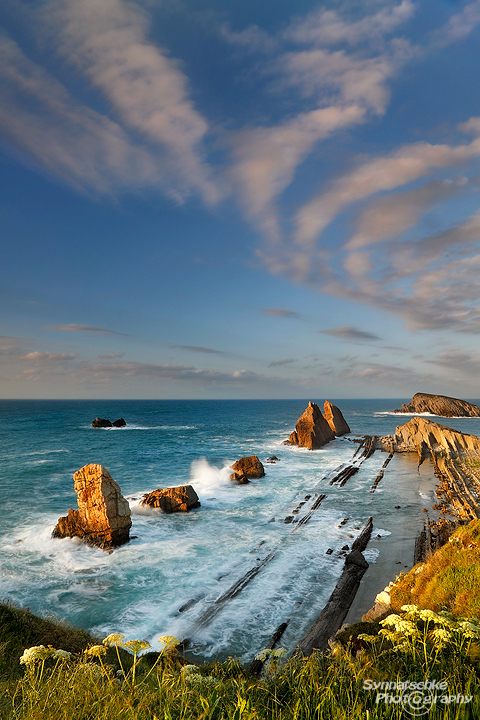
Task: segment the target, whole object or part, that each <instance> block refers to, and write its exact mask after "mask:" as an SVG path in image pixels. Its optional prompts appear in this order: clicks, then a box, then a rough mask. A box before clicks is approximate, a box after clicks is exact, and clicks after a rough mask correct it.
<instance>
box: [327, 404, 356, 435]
mask: <svg viewBox="0 0 480 720" xmlns="http://www.w3.org/2000/svg"><path fill="white" fill-rule="evenodd" d="M323 416H324V418H325V420H326V421H327V422H328V424H329V425H330V428H331V430H332V431H333V432H334V433H335V435H336V436H337V437H340V435H346V434H347V433H349V432H350V428H349V427H348V424H347V421H346V420H345V418H344V417H343V415H342V411H341V410H340V408H338V407H337V406H336V405H334V404H333V403H331V402H330V401H329V400H325V403H324V405H323Z"/></svg>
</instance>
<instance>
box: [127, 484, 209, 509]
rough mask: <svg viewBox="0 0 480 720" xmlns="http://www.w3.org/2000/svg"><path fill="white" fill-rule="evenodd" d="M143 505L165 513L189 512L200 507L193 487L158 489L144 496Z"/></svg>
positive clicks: (182, 486) (181, 486)
mask: <svg viewBox="0 0 480 720" xmlns="http://www.w3.org/2000/svg"><path fill="white" fill-rule="evenodd" d="M141 504H142V505H148V506H149V507H154V508H160V509H161V510H163V512H165V513H175V512H188V511H189V510H193V508H197V507H200V501H199V499H198V495H197V493H196V492H195V490H194V489H193V487H192V486H191V485H179V486H178V487H171V488H158V490H153V491H152V492H151V493H147V494H146V495H144V496H143V500H142V502H141Z"/></svg>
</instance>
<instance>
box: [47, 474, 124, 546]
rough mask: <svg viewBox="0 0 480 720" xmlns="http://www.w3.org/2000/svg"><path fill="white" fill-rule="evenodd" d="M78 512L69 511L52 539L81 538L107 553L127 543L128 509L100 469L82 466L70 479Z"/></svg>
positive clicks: (56, 527)
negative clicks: (73, 484) (106, 550)
mask: <svg viewBox="0 0 480 720" xmlns="http://www.w3.org/2000/svg"><path fill="white" fill-rule="evenodd" d="M73 479H74V483H75V492H76V493H77V500H78V510H72V509H70V510H69V511H68V515H67V516H65V517H61V518H59V520H58V523H57V525H56V526H55V528H54V530H53V533H52V535H53V537H56V538H64V537H80V538H82V539H84V540H85V541H86V542H89V543H91V544H92V545H98V546H99V547H101V548H103V549H109V548H114V547H117V546H118V545H123V544H124V543H126V542H128V541H129V539H130V528H131V526H132V521H131V519H130V506H129V504H128V502H127V500H125V498H124V497H123V495H122V493H121V491H120V487H119V486H118V485H117V483H116V482H115V480H114V479H113V478H112V476H111V475H110V473H109V472H108V470H107V469H106V468H104V467H103V465H97V464H91V465H85V466H84V467H83V468H81V469H80V470H77V472H76V473H75V474H74V476H73Z"/></svg>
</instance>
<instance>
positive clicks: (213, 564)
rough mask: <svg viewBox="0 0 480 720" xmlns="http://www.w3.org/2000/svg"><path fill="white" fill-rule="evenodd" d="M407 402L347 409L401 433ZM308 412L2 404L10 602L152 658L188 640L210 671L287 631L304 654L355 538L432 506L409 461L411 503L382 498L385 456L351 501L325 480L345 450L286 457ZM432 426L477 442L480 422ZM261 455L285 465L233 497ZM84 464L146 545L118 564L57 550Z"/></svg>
mask: <svg viewBox="0 0 480 720" xmlns="http://www.w3.org/2000/svg"><path fill="white" fill-rule="evenodd" d="M405 400H407V398H404V399H403V400H341V401H337V403H336V404H338V406H339V407H340V408H341V409H342V411H343V413H344V416H345V418H346V420H347V422H348V423H349V425H350V427H351V430H352V435H351V436H349V437H350V438H353V436H354V435H355V434H359V435H363V434H375V435H385V434H388V433H392V432H393V431H394V429H395V426H396V425H399V424H403V423H404V422H406V421H407V420H408V419H409V418H408V416H399V415H392V414H391V410H393V409H394V408H396V407H399V406H400V404H401V402H404V401H405ZM317 402H319V403H323V400H318V401H317ZM306 405H307V401H306V400H276V401H267V400H264V401H233V400H232V401H2V402H0V447H1V448H2V462H1V465H0V565H1V575H0V598H1V599H2V600H12V601H14V602H15V603H17V604H20V605H23V606H28V607H29V608H30V609H31V610H32V611H34V612H50V613H53V614H54V615H56V616H57V617H59V618H62V619H68V620H69V621H70V622H71V623H73V624H74V625H77V626H82V627H85V628H88V629H91V630H93V631H95V632H98V633H99V634H100V635H102V634H103V633H105V634H107V633H109V632H112V631H120V632H123V633H124V634H125V635H127V637H128V638H129V639H148V640H150V641H151V642H152V644H155V640H156V638H158V636H160V635H165V634H172V635H175V636H176V637H178V638H180V639H183V638H185V637H189V638H191V640H192V643H193V644H192V648H193V652H195V653H197V654H198V655H199V656H202V657H224V656H225V655H229V654H232V655H236V656H238V657H241V658H244V659H248V658H249V657H251V655H252V654H254V653H255V652H257V651H258V650H259V649H261V648H262V647H263V646H264V644H265V642H266V641H267V640H268V638H269V637H270V635H271V634H272V633H273V632H274V630H275V629H276V627H277V626H278V625H279V624H280V623H282V622H285V621H286V620H289V621H290V624H289V628H288V631H287V633H286V635H285V637H284V639H283V641H282V644H283V645H284V646H286V647H293V645H294V643H295V641H296V640H298V639H299V637H300V636H301V634H303V632H304V631H305V630H306V628H307V627H308V626H309V624H310V623H311V622H312V620H313V619H314V618H315V617H316V615H317V614H318V612H319V611H320V610H321V608H322V607H323V605H324V603H325V601H326V600H327V599H328V596H329V595H330V593H331V591H332V589H333V587H334V585H335V582H336V579H337V577H338V576H339V574H340V572H341V569H342V565H343V559H342V557H341V556H340V555H339V551H340V549H341V548H342V547H343V546H344V545H345V544H348V543H351V541H352V536H355V534H356V533H358V530H356V529H355V528H359V527H361V526H362V524H363V523H364V522H365V520H366V519H367V518H368V517H369V516H370V515H372V516H373V517H374V523H376V527H375V537H377V536H378V538H381V537H386V536H387V535H388V533H390V532H391V531H390V530H389V517H390V513H392V512H394V510H393V505H394V504H395V499H396V498H397V495H398V493H399V492H400V494H402V493H405V492H408V493H409V499H408V509H407V510H405V512H406V513H408V514H409V519H410V521H411V520H412V519H413V520H414V521H415V522H416V518H417V517H418V524H419V527H420V525H421V522H422V519H423V518H422V509H423V507H424V506H425V504H426V503H428V502H429V501H430V500H431V498H430V497H426V496H424V495H425V493H422V492H419V491H417V490H416V485H415V482H416V481H415V474H416V464H415V463H412V462H410V464H408V462H407V464H406V465H404V467H403V472H402V477H403V478H404V479H403V480H402V482H406V483H407V488H406V490H405V489H404V490H402V491H400V490H399V489H398V487H396V484H395V473H394V471H393V472H391V473H390V475H389V476H387V474H386V475H385V478H384V481H383V480H382V483H380V485H379V487H378V489H377V491H376V492H375V493H374V494H372V493H370V487H371V485H372V482H373V480H374V478H375V477H376V476H377V474H378V472H379V470H380V468H381V466H382V464H383V462H384V460H385V455H384V454H383V453H380V452H377V453H375V454H374V455H373V457H372V458H371V459H370V460H369V461H368V462H366V463H365V464H364V465H363V466H362V468H361V470H360V471H359V472H358V473H357V474H356V475H355V476H353V477H352V478H351V479H350V480H349V481H348V483H347V484H346V485H345V486H344V487H337V486H335V485H334V486H330V485H329V483H328V481H327V480H324V478H325V477H326V476H327V475H328V473H330V472H331V471H332V470H334V469H335V468H336V467H338V466H339V465H341V464H342V463H346V462H350V461H351V459H352V456H353V453H354V451H355V449H356V447H357V446H356V445H355V444H354V443H353V442H351V440H349V439H346V438H345V439H344V438H338V439H336V440H335V441H333V442H332V443H330V444H329V445H327V446H325V447H324V448H322V449H321V450H318V451H313V452H311V451H308V450H304V449H299V448H295V447H290V446H285V445H283V441H284V440H285V439H286V438H287V437H288V435H289V433H290V432H291V431H292V430H293V428H294V426H295V422H296V420H297V418H298V416H299V415H300V414H301V413H302V412H303V410H304V409H305V407H306ZM96 416H100V417H106V418H109V419H110V420H115V419H116V418H118V417H120V416H122V417H124V418H125V420H126V421H127V427H125V428H121V429H106V430H103V429H94V428H92V427H91V422H92V420H93V419H94V418H95V417H96ZM433 419H436V420H437V421H438V422H440V423H441V424H444V425H448V426H450V427H454V428H456V429H458V430H462V431H464V432H471V433H474V434H476V435H478V434H480V419H474V418H472V419H468V418H459V419H448V420H447V419H437V418H433ZM252 454H256V455H258V456H259V457H260V459H261V460H262V461H263V462H265V460H266V458H268V457H269V456H271V455H276V456H278V457H279V458H280V461H279V462H278V463H275V464H265V469H266V476H265V477H264V478H262V479H260V480H253V481H252V482H251V483H250V484H249V485H243V486H239V485H235V484H233V483H232V482H231V481H230V480H229V473H230V471H229V466H230V465H231V464H232V463H233V462H235V460H237V459H238V458H240V457H242V456H245V455H252ZM399 462H403V461H402V460H399ZM87 463H101V464H102V465H104V466H105V467H106V468H107V469H108V470H109V471H110V473H111V475H112V477H113V478H114V479H115V480H116V481H117V482H118V484H119V485H120V487H121V489H122V493H123V494H124V496H125V497H127V499H128V500H129V502H130V505H131V509H132V522H133V526H132V534H133V535H135V536H136V539H134V540H132V541H131V542H130V543H129V544H128V545H125V546H123V547H121V548H118V549H117V550H115V551H114V552H112V553H110V554H108V553H105V552H103V551H102V550H100V549H98V548H94V547H90V546H87V545H85V544H82V543H80V542H79V541H78V540H76V539H64V540H58V539H56V540H54V539H52V538H51V532H52V529H53V527H54V525H55V523H56V521H57V519H58V517H59V516H61V515H65V514H66V513H67V511H68V508H69V507H73V508H76V507H77V505H76V495H75V492H74V489H73V479H72V475H73V473H74V472H75V471H76V470H78V469H79V468H80V467H82V466H83V465H85V464H87ZM405 468H406V470H405ZM409 473H410V475H409ZM409 477H411V478H412V483H411V487H409V486H408V478H409ZM405 478H407V480H405ZM185 483H191V484H192V485H193V487H194V488H195V490H196V491H197V494H198V495H199V497H200V501H201V507H200V508H198V509H196V510H194V511H192V512H190V513H188V514H182V515H164V514H162V513H161V512H160V511H151V510H150V511H148V512H147V511H145V510H142V509H141V508H140V507H139V500H140V499H141V498H142V496H143V494H144V493H146V492H148V491H150V490H153V489H155V488H158V487H167V486H172V485H181V484H185ZM312 488H316V490H317V491H320V492H322V493H324V494H326V496H327V497H326V499H325V500H324V501H323V502H322V504H321V507H320V508H319V509H318V510H317V511H316V512H315V513H314V515H313V516H312V519H311V521H310V522H309V523H308V524H305V525H304V526H302V527H299V528H298V529H296V530H295V531H293V530H294V527H293V526H292V525H291V524H285V522H284V519H285V517H286V516H287V515H289V514H291V512H292V510H293V509H294V508H295V507H297V506H298V502H299V500H300V501H301V500H302V499H303V498H304V497H305V495H306V494H308V493H311V492H312ZM397 499H398V498H397ZM403 499H404V498H401V500H403ZM406 505H407V503H406ZM346 517H348V518H349V521H348V522H347V523H345V524H343V525H341V524H340V523H341V522H342V521H343V519H344V518H346ZM377 521H378V522H377ZM392 524H393V521H392ZM397 524H398V521H397ZM329 548H332V549H333V550H334V552H333V553H332V554H331V555H327V554H326V551H327V549H329ZM381 553H382V546H381V543H380V542H377V543H376V545H375V543H373V544H371V545H370V546H369V549H368V550H367V556H368V559H369V561H370V562H375V560H376V559H377V558H378V556H379V554H381ZM252 568H259V569H258V571H255V572H254V573H253V577H252V579H251V580H250V582H248V583H247V584H245V586H244V587H242V588H241V589H240V590H239V591H238V593H236V594H234V597H233V598H232V599H230V600H229V601H225V602H222V603H220V604H219V603H218V602H216V601H218V599H219V598H221V597H222V595H223V594H225V593H226V592H228V590H229V589H231V588H232V587H234V586H236V584H237V583H238V581H239V580H240V579H241V578H242V577H244V576H245V575H246V574H248V573H249V571H251V570H252ZM250 574H252V573H250ZM185 605H186V606H187V607H186V608H184V606H185ZM181 608H184V609H183V610H182V612H180V609H181ZM212 608H213V609H214V611H213V613H212V612H211V610H212Z"/></svg>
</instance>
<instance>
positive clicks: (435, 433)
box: [377, 417, 480, 520]
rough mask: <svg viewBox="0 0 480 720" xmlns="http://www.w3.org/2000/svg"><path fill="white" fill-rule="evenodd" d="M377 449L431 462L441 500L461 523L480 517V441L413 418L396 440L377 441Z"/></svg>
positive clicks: (471, 436) (403, 427) (380, 439)
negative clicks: (428, 459) (409, 454)
mask: <svg viewBox="0 0 480 720" xmlns="http://www.w3.org/2000/svg"><path fill="white" fill-rule="evenodd" d="M377 447H380V448H381V449H382V450H386V451H388V452H416V453H417V454H418V456H419V459H420V464H421V463H422V462H423V461H424V460H425V459H426V458H428V457H431V458H432V462H433V466H434V470H435V475H436V476H437V478H438V479H439V480H440V485H439V487H438V489H437V495H438V497H440V498H442V499H443V501H444V503H445V506H444V508H443V511H447V509H448V511H450V512H453V513H454V514H455V515H456V516H457V517H458V518H460V519H461V520H472V519H474V518H477V517H479V516H480V503H479V496H478V493H479V492H480V473H479V467H480V439H479V438H478V437H476V435H468V434H467V433H462V432H459V431H458V430H453V429H452V428H448V427H445V426H443V425H439V424H438V423H434V422H431V420H426V419H425V418H418V417H416V418H412V419H411V420H410V421H409V422H408V423H406V424H405V425H400V426H398V427H397V428H396V429H395V434H394V435H393V437H392V436H391V435H388V436H386V437H382V438H378V440H377Z"/></svg>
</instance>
